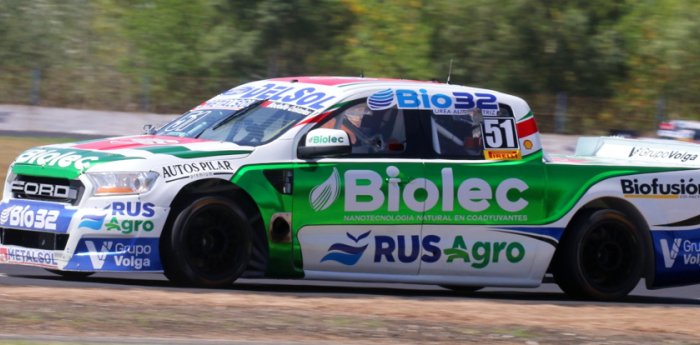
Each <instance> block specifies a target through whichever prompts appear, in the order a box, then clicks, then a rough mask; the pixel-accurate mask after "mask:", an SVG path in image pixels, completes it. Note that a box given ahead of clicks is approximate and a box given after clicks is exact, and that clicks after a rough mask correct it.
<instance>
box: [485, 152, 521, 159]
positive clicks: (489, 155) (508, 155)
mask: <svg viewBox="0 0 700 345" xmlns="http://www.w3.org/2000/svg"><path fill="white" fill-rule="evenodd" d="M484 158H486V159H487V160H503V161H520V160H522V159H523V156H522V155H521V153H520V150H485V151H484Z"/></svg>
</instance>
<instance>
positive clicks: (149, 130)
mask: <svg viewBox="0 0 700 345" xmlns="http://www.w3.org/2000/svg"><path fill="white" fill-rule="evenodd" d="M143 134H146V135H153V134H156V127H154V126H153V125H143Z"/></svg>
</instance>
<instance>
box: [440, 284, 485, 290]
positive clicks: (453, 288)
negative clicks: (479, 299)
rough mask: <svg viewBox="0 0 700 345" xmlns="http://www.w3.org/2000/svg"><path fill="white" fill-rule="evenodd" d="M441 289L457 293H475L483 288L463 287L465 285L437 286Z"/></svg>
mask: <svg viewBox="0 0 700 345" xmlns="http://www.w3.org/2000/svg"><path fill="white" fill-rule="evenodd" d="M439 286H440V287H441V288H445V289H448V290H452V291H457V292H476V291H479V290H481V289H483V288H484V287H483V286H465V285H439Z"/></svg>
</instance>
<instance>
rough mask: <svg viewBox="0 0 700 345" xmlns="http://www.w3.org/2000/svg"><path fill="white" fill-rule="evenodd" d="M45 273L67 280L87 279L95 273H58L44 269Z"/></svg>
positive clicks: (57, 271)
mask: <svg viewBox="0 0 700 345" xmlns="http://www.w3.org/2000/svg"><path fill="white" fill-rule="evenodd" d="M46 270H47V271H49V272H51V273H53V274H58V275H59V276H61V277H65V278H68V279H84V278H87V277H89V276H91V275H93V274H95V272H78V271H59V270H50V269H46Z"/></svg>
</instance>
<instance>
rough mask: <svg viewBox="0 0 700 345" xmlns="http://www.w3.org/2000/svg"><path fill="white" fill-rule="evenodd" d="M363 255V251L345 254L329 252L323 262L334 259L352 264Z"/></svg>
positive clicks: (344, 263)
mask: <svg viewBox="0 0 700 345" xmlns="http://www.w3.org/2000/svg"><path fill="white" fill-rule="evenodd" d="M361 257H362V253H359V254H344V253H337V252H336V253H328V254H326V256H324V257H323V259H321V262H324V261H328V260H332V261H336V262H339V263H341V264H343V265H346V266H352V265H354V264H356V263H357V262H358V261H359V260H360V258H361Z"/></svg>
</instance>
